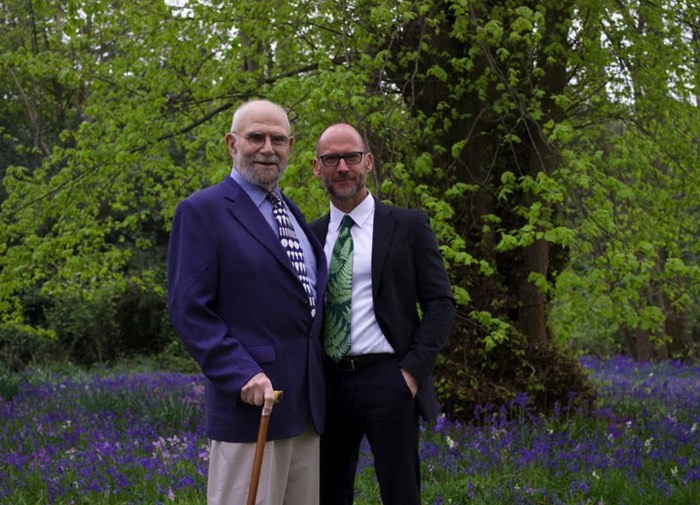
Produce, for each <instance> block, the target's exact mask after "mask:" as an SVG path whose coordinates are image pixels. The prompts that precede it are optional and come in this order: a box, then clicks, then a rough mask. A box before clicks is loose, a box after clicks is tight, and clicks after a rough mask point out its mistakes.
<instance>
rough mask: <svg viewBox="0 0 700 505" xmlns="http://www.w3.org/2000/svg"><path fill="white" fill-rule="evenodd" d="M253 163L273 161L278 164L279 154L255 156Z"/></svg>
mask: <svg viewBox="0 0 700 505" xmlns="http://www.w3.org/2000/svg"><path fill="white" fill-rule="evenodd" d="M253 163H275V164H277V165H279V163H280V159H279V156H277V155H274V154H273V155H271V156H256V157H255V158H253Z"/></svg>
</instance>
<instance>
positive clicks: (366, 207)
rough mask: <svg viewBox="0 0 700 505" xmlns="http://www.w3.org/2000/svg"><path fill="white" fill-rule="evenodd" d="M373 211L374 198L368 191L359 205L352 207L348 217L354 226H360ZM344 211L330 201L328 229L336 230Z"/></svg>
mask: <svg viewBox="0 0 700 505" xmlns="http://www.w3.org/2000/svg"><path fill="white" fill-rule="evenodd" d="M373 213H374V198H373V197H372V194H371V193H370V192H369V191H368V192H367V197H366V198H365V199H364V200H362V202H360V205H358V206H357V207H355V208H354V209H352V211H351V212H350V217H351V218H352V220H353V221H354V222H355V226H357V227H359V228H362V227H363V226H364V225H365V223H367V220H368V219H369V217H370V216H371V215H372V214H373ZM344 216H345V212H343V211H342V210H340V209H338V208H337V207H336V206H335V205H333V204H332V203H331V221H330V223H329V224H328V227H329V229H332V230H338V228H340V222H341V221H342V220H343V217H344Z"/></svg>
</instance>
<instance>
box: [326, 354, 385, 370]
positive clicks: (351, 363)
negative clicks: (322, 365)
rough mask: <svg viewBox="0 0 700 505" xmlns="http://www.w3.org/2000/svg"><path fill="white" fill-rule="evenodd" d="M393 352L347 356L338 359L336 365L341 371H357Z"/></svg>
mask: <svg viewBox="0 0 700 505" xmlns="http://www.w3.org/2000/svg"><path fill="white" fill-rule="evenodd" d="M390 356H393V354H391V353H388V352H384V353H376V354H358V355H357V356H346V357H345V358H343V359H341V360H340V361H338V362H337V363H336V364H335V366H336V368H337V369H338V370H339V371H341V372H356V371H358V370H362V369H363V368H367V367H368V366H370V365H373V364H375V363H376V362H378V361H381V360H383V359H386V358H388V357H390Z"/></svg>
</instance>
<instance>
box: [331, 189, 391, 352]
mask: <svg viewBox="0 0 700 505" xmlns="http://www.w3.org/2000/svg"><path fill="white" fill-rule="evenodd" d="M344 216H345V213H344V212H343V211H341V210H339V209H337V208H336V207H335V206H334V205H333V204H332V203H331V212H330V223H329V224H328V233H327V235H326V244H325V248H324V250H325V252H326V259H327V260H328V266H329V268H330V262H331V253H332V252H333V245H334V244H335V240H336V238H338V231H339V229H340V222H341V221H342V219H343V217H344ZM350 217H351V218H352V220H353V221H354V222H355V224H354V225H353V227H352V228H350V233H351V235H352V241H353V256H352V302H351V304H352V309H351V320H350V330H351V331H350V339H351V344H350V352H349V353H348V354H349V355H358V354H374V353H384V352H388V353H393V352H394V349H393V348H392V347H391V344H389V341H388V340H387V339H386V337H385V336H384V333H382V330H381V328H380V327H379V324H378V323H377V318H376V317H375V316H374V301H373V299H372V234H373V231H374V198H372V195H367V197H366V198H365V199H364V200H363V201H362V203H360V205H358V206H357V207H355V208H354V209H353V210H352V212H351V213H350Z"/></svg>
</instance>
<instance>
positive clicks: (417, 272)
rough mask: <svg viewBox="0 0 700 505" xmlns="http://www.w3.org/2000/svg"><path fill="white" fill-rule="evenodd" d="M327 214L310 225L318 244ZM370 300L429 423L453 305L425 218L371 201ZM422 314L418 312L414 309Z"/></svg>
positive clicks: (417, 212)
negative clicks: (413, 384)
mask: <svg viewBox="0 0 700 505" xmlns="http://www.w3.org/2000/svg"><path fill="white" fill-rule="evenodd" d="M329 222H330V214H327V215H325V216H323V217H322V218H320V219H318V220H316V221H314V222H313V223H311V225H310V227H311V229H312V230H313V232H314V233H315V234H316V236H317V237H318V238H319V240H320V241H321V243H324V242H325V240H326V234H327V232H328V224H329ZM372 239H373V246H372V298H373V302H374V312H375V316H376V318H377V322H378V323H379V327H380V328H381V330H382V332H383V333H384V335H385V336H386V338H387V339H388V340H389V343H390V344H391V345H392V347H393V348H394V350H395V351H396V355H397V356H398V358H399V365H400V366H401V368H405V369H406V370H408V371H409V372H410V373H411V374H412V375H413V376H414V377H415V378H416V380H417V381H418V383H419V385H420V386H419V389H418V393H417V395H416V402H417V406H418V410H419V412H420V414H421V417H423V418H424V419H426V420H434V419H435V418H437V416H438V414H439V413H440V404H439V403H438V399H437V394H436V392H435V387H434V385H433V381H432V372H433V368H434V366H435V360H436V358H437V355H438V354H439V352H440V351H441V350H442V348H443V346H444V345H445V343H446V341H447V337H448V335H449V333H450V330H451V328H452V324H453V323H454V318H455V302H454V297H453V295H452V288H451V287H450V282H449V279H448V277H447V272H446V271H445V266H444V263H443V261H442V256H441V255H440V250H439V248H438V244H437V240H436V239H435V234H434V233H433V231H432V229H431V228H430V224H429V221H428V215H427V214H426V213H425V212H423V211H420V210H414V209H403V208H400V207H394V206H389V205H385V204H383V203H381V202H380V201H379V200H377V199H375V211H374V231H373V236H372ZM419 306H420V311H421V313H422V316H421V315H420V314H419V311H418V307H419Z"/></svg>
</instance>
